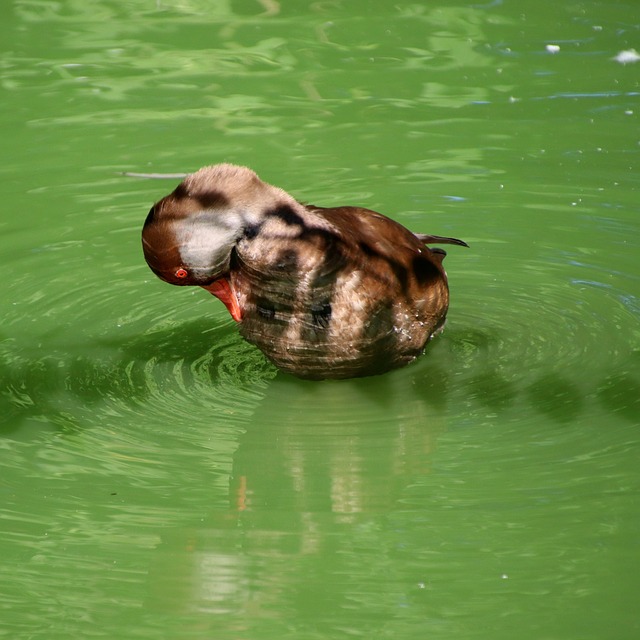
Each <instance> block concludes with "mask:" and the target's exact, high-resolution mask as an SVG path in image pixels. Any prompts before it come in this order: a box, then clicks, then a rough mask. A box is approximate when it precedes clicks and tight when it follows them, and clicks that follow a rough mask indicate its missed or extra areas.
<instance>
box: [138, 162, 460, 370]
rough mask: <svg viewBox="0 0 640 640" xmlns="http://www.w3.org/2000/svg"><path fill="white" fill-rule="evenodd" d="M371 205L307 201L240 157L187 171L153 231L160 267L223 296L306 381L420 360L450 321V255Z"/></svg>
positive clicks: (257, 341) (249, 332) (152, 220)
mask: <svg viewBox="0 0 640 640" xmlns="http://www.w3.org/2000/svg"><path fill="white" fill-rule="evenodd" d="M431 243H435V244H457V245H462V246H467V245H466V243H465V242H463V241H462V240H457V239H455V238H443V237H440V236H431V235H423V234H414V233H411V232H410V231H409V230H407V229H406V228H405V227H403V226H402V225H400V224H399V223H397V222H394V221H393V220H391V219H390V218H387V217H385V216H383V215H381V214H379V213H376V212H375V211H370V210H368V209H362V208H360V207H335V208H323V207H316V206H312V205H307V204H301V203H300V202H298V201H296V200H295V199H294V198H292V197H291V196H290V195H289V194H288V193H286V192H285V191H283V190H282V189H278V188H277V187H273V186H271V185H269V184H267V183H265V182H262V180H260V178H258V176H257V175H256V174H255V173H254V172H253V171H251V170H250V169H247V168H246V167H239V166H235V165H230V164H219V165H215V166H212V167H204V168H203V169H200V170H199V171H197V172H196V173H193V174H191V175H189V176H187V177H186V178H185V179H184V181H183V182H181V183H180V184H179V185H178V187H177V188H176V189H175V190H174V191H173V193H171V194H169V195H168V196H166V197H165V198H163V199H162V200H160V201H159V202H157V203H156V204H155V205H154V206H153V207H152V208H151V211H150V212H149V215H148V216H147V219H146V221H145V223H144V228H143V230H142V246H143V249H144V256H145V258H146V260H147V263H148V264H149V267H150V268H151V270H152V271H153V272H154V273H155V274H156V275H157V276H158V277H159V278H161V279H162V280H164V281H166V282H169V283H170V284H175V285H183V286H184V285H194V286H200V287H202V288H203V289H206V290H207V291H209V292H210V293H212V294H213V295H214V296H216V297H217V298H219V299H220V300H222V302H223V303H224V304H225V306H226V307H227V309H228V310H229V313H230V314H231V316H232V317H233V319H234V320H235V321H236V322H238V324H239V327H240V333H241V334H242V336H243V337H244V338H245V339H246V340H247V341H249V342H250V343H252V344H254V345H256V346H257V347H258V348H259V349H260V350H261V351H262V352H263V353H264V354H265V355H266V356H267V357H268V358H269V359H270V360H271V361H272V362H273V363H274V364H275V365H276V366H277V367H279V368H280V369H282V370H283V371H286V372H288V373H292V374H294V375H296V376H299V377H301V378H314V379H322V378H351V377H356V376H368V375H374V374H378V373H383V372H384V371H388V370H389V369H394V368H396V367H401V366H403V365H405V364H407V363H409V362H411V361H412V360H413V359H414V358H415V357H416V356H418V355H419V354H420V353H421V352H422V350H423V349H424V346H425V344H426V343H427V342H428V341H429V340H430V339H431V338H432V337H433V336H434V335H436V334H437V333H438V332H439V331H441V330H442V328H443V326H444V323H445V317H446V314H447V308H448V305H449V289H448V286H447V275H446V273H445V270H444V269H443V267H442V261H443V258H444V256H445V255H446V254H445V252H444V251H443V250H442V249H430V248H429V247H427V246H426V245H427V244H431Z"/></svg>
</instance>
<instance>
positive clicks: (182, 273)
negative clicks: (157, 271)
mask: <svg viewBox="0 0 640 640" xmlns="http://www.w3.org/2000/svg"><path fill="white" fill-rule="evenodd" d="M175 275H176V278H180V279H182V278H186V277H187V276H188V275H189V274H188V273H187V270H186V269H178V270H177V271H176V274H175Z"/></svg>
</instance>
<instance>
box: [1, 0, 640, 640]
mask: <svg viewBox="0 0 640 640" xmlns="http://www.w3.org/2000/svg"><path fill="white" fill-rule="evenodd" d="M637 23H638V21H637V8H636V7H635V5H634V4H633V3H631V2H627V3H625V2H619V3H614V4H612V3H607V2H575V3H571V4H569V5H558V4H557V3H550V2H535V3H534V2H530V1H527V2H524V3H523V2H518V3H514V2H507V1H505V2H493V3H485V4H482V3H480V4H478V3H470V2H458V3H455V4H454V5H452V4H450V3H439V4H438V3H435V4H434V3H431V4H430V5H429V6H427V5H425V4H423V3H422V4H421V3H415V4H410V3H405V4H402V3H401V4H399V5H398V4H395V5H390V4H388V3H382V2H377V3H373V4H372V3H371V2H363V1H360V0H359V1H356V2H350V3H340V2H326V3H325V2H318V3H312V4H311V5H308V6H307V5H300V6H298V5H297V4H296V5H292V6H287V5H285V4H283V5H280V4H279V3H277V2H267V1H264V2H261V3H258V2H248V1H246V0H243V1H241V2H217V3H215V8H212V7H211V3H209V2H204V1H199V0H182V1H180V2H162V1H158V2H155V1H152V0H136V1H129V2H126V3H125V2H115V1H114V2H93V3H88V4H87V3H84V2H79V1H74V0H66V1H65V2H62V3H44V2H24V1H19V0H16V1H15V2H13V3H11V4H8V5H7V6H5V7H4V8H3V9H2V20H0V25H1V26H0V29H1V34H2V42H3V43H4V46H3V47H2V52H1V56H0V64H1V69H2V72H1V74H0V75H1V78H2V85H1V86H2V88H1V92H2V104H3V105H4V109H3V111H2V114H1V115H0V130H1V132H2V139H3V148H4V162H3V163H2V166H1V167H0V170H1V171H2V175H3V185H4V190H5V195H4V206H3V213H2V214H1V215H0V228H1V229H2V240H1V241H0V264H1V265H2V269H3V278H2V283H1V284H0V288H1V298H0V299H1V300H2V302H3V305H4V320H3V325H2V328H1V329H0V339H1V340H0V377H1V380H2V394H1V395H0V447H1V448H2V450H3V451H2V460H3V473H2V480H0V495H1V496H2V501H1V502H0V532H1V533H2V535H1V536H0V539H1V542H0V556H1V557H2V558H3V561H2V563H0V595H1V598H0V633H1V634H2V635H5V636H6V637H9V638H48V639H49V638H68V637H82V638H85V637H86V638H91V637H104V638H114V637H122V638H194V639H195V638H198V639H199V638H211V637H215V638H221V639H224V638H230V639H231V638H233V639H236V638H251V639H254V640H261V639H263V638H292V639H293V638H295V639H296V640H298V639H301V638H304V639H306V638H309V639H312V638H345V637H367V638H407V639H409V638H416V639H418V638H425V637H437V638H456V640H459V639H460V638H487V637H492V638H513V637H515V636H517V637H520V638H525V639H527V638H531V639H534V638H535V639H540V638H548V639H552V638H558V639H560V638H561V639H562V640H569V639H572V638H575V639H580V640H584V639H587V640H588V639H591V638H593V639H594V640H595V639H596V638H597V639H600V638H603V637H612V636H615V637H616V638H620V639H623V638H636V637H637V636H638V633H639V631H640V623H639V622H638V617H637V615H636V611H635V609H636V605H635V598H636V594H637V592H638V588H639V587H640V581H639V578H638V576H639V575H640V571H639V569H640V567H639V566H638V564H639V563H638V558H639V552H640V549H639V548H638V535H637V534H638V527H639V525H640V518H639V515H638V514H639V511H638V495H639V489H640V486H639V485H640V482H639V479H638V471H637V467H638V464H637V460H638V451H639V440H640V434H639V432H638V429H639V424H640V404H639V403H640V324H639V319H640V301H639V296H640V283H639V273H638V249H639V241H638V238H639V237H640V222H639V218H638V214H639V209H638V187H639V183H640V180H639V178H638V176H639V175H640V173H639V167H638V160H639V154H640V136H639V135H638V132H639V131H640V129H639V128H638V113H639V109H640V107H639V102H638V100H639V96H640V83H639V79H640V75H639V74H640V64H638V63H633V62H629V63H626V64H622V63H621V62H619V61H618V60H616V56H618V54H619V53H620V52H621V51H630V50H632V49H633V48H634V47H635V48H636V49H640V47H639V46H638V28H637ZM631 57H633V56H632V54H631ZM221 161H229V162H236V163H240V164H247V165H250V166H251V167H252V168H254V169H255V170H256V171H258V173H259V174H260V175H261V176H262V177H263V178H264V179H265V180H267V181H269V182H272V183H274V184H277V185H278V186H281V187H283V188H285V189H287V190H288V191H289V192H290V193H292V194H293V195H294V196H296V197H297V198H299V199H301V200H303V201H311V202H314V203H317V204H319V205H325V206H331V205H339V204H358V205H362V206H367V207H370V208H374V209H377V210H380V211H382V212H384V213H386V214H388V215H390V216H392V217H394V218H395V219H397V220H399V221H400V222H402V223H403V224H405V225H407V226H408V227H410V228H411V229H413V230H415V231H421V232H428V233H437V234H441V235H452V236H456V237H461V238H464V239H465V240H466V241H468V242H469V244H470V245H471V248H470V249H469V250H464V249H459V248H457V247H451V248H450V249H449V252H448V253H449V255H448V257H447V259H446V265H447V270H448V272H449V278H450V285H451V291H452V304H451V308H450V312H449V321H448V325H447V329H446V331H445V333H444V334H443V335H442V336H441V337H439V338H438V339H437V340H436V341H434V342H433V343H432V344H431V345H430V346H429V348H428V350H427V353H426V354H425V356H424V357H422V358H420V359H419V360H418V361H417V362H415V363H414V364H413V365H411V366H409V367H407V368H405V369H402V370H399V371H395V372H392V373H390V374H387V375H385V376H380V377H375V378H369V379H362V380H352V381H342V382H322V383H317V382H302V381H297V380H295V379H294V378H291V377H289V376H286V375H283V374H279V373H278V372H277V371H276V370H275V369H274V368H273V367H272V366H271V365H270V364H268V363H267V362H266V361H265V360H264V358H263V357H262V356H261V354H260V353H259V352H257V351H256V350H255V349H254V348H253V347H251V346H250V345H248V344H246V343H244V342H243V341H242V340H241V339H240V337H239V336H238V334H237V330H236V328H235V326H234V323H233V322H232V321H231V319H230V318H229V317H228V314H227V313H226V311H225V309H224V308H223V306H222V305H221V304H220V303H218V302H217V301H215V300H214V299H213V298H212V297H211V296H209V295H208V294H206V293H205V292H202V291H200V292H198V291H190V290H187V289H177V288H173V287H169V286H167V285H166V284H164V283H162V282H160V281H159V280H157V279H156V278H155V277H154V276H153V274H151V272H150V271H149V270H148V269H147V267H146V265H145V264H144V261H143V259H142V255H141V250H140V239H139V232H140V227H141V224H142V221H143V220H144V217H145V215H146V213H147V211H148V209H149V207H150V206H151V204H152V203H153V202H154V201H156V200H157V199H159V198H160V197H161V196H163V195H164V194H165V193H167V192H168V191H170V190H171V189H173V187H174V186H175V184H176V182H177V181H176V180H165V181H158V180H144V179H134V178H127V177H124V176H122V175H121V172H123V171H152V172H171V173H175V172H184V171H192V170H195V169H197V168H198V167H200V166H201V165H204V164H211V163H216V162H221Z"/></svg>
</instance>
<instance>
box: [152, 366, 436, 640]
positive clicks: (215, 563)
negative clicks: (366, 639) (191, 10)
mask: <svg viewBox="0 0 640 640" xmlns="http://www.w3.org/2000/svg"><path fill="white" fill-rule="evenodd" d="M414 372H415V371H414ZM406 373H409V370H406V371H402V372H396V373H394V374H391V375H390V376H384V377H378V378H374V379H369V380H366V381H365V380H353V381H347V382H327V383H321V384H318V383H312V382H304V381H297V380H296V379H294V378H291V377H288V376H278V378H276V379H275V380H273V381H272V383H271V384H270V386H269V389H268V392H267V395H266V397H265V398H264V401H263V402H262V403H261V404H260V406H259V408H258V410H257V411H256V413H255V415H254V418H253V420H252V424H251V425H249V426H248V427H247V430H246V432H245V433H244V435H243V436H242V437H241V439H240V442H239V447H238V449H237V451H236V453H235V455H234V457H233V469H232V477H231V480H230V492H229V510H228V511H217V510H216V511H212V513H211V514H210V515H209V517H208V519H207V522H206V524H205V525H204V526H202V527H196V528H193V529H191V530H190V531H188V532H187V531H181V532H180V533H177V532H176V533H175V534H174V535H176V537H175V538H174V537H166V538H165V539H164V540H163V545H161V547H160V548H159V549H158V554H157V564H156V566H155V567H154V571H153V576H152V578H151V580H150V583H151V584H153V593H152V600H153V604H154V606H158V605H160V607H161V608H162V609H164V610H166V609H165V607H173V608H175V607H178V608H179V609H180V610H181V611H182V612H183V613H190V614H191V615H196V616H197V614H202V618H201V619H200V623H204V624H206V622H205V620H206V615H207V614H210V613H214V612H215V613H224V614H228V615H231V614H234V615H233V618H234V619H235V620H237V621H238V622H237V624H238V627H237V631H238V633H240V632H244V633H246V634H247V635H249V636H250V635H251V634H252V633H253V632H255V630H256V627H257V626H259V625H260V624H261V622H260V621H262V622H264V619H265V618H266V619H268V618H269V617H275V618H282V617H283V616H292V617H294V618H295V619H297V620H307V622H308V624H309V628H321V627H322V625H326V626H327V629H334V630H335V629H337V628H339V627H341V626H342V627H344V626H345V625H346V626H349V625H350V624H352V622H351V618H352V617H353V616H354V615H356V616H357V618H358V620H359V622H358V624H359V625H361V624H362V620H363V619H365V618H369V619H370V620H371V623H372V625H373V626H372V629H371V630H372V631H375V628H376V626H375V625H376V624H377V623H376V622H375V621H376V620H379V619H380V616H381V615H383V614H384V615H387V614H388V615H393V608H394V606H395V604H392V603H390V604H389V607H390V608H389V610H388V611H386V612H385V611H381V610H380V606H381V601H380V598H379V597H378V596H375V592H376V591H377V590H378V589H379V588H380V585H384V584H386V583H387V581H388V580H389V579H390V576H389V575H388V574H387V573H386V571H387V570H386V569H383V568H384V567H385V566H387V563H386V562H384V561H383V560H382V559H383V558H384V557H385V556H386V557H388V558H389V562H390V563H391V556H392V555H393V554H394V553H395V550H396V549H397V547H398V545H400V544H401V543H402V534H400V535H399V536H398V534H397V532H395V533H394V531H393V527H391V528H390V531H389V535H388V536H385V535H382V536H381V535H380V528H381V527H383V528H384V527H385V524H384V523H385V522H386V521H387V519H388V518H390V517H393V513H394V511H395V510H396V509H398V508H399V506H401V500H402V499H403V497H405V498H406V496H407V494H406V491H407V487H408V486H409V485H410V484H412V483H413V482H415V481H416V480H418V479H419V478H421V477H423V476H424V475H426V474H428V473H429V464H430V462H429V461H430V454H431V452H432V451H433V449H434V447H435V441H436V438H437V435H438V433H439V432H440V431H441V429H442V423H441V420H440V419H439V417H438V412H437V411H434V409H433V408H432V407H431V406H430V402H429V398H428V392H427V394H425V393H423V392H424V389H425V386H426V385H425V386H423V385H421V383H422V382H423V380H422V379H420V377H418V378H416V377H411V376H407V375H406ZM398 374H400V375H398ZM390 415H392V416H396V418H395V420H394V421H393V423H390V422H389V420H388V418H384V417H383V416H390ZM380 540H386V546H385V545H383V546H380ZM354 547H357V549H358V551H357V552H355V553H354ZM391 564H392V563H391ZM365 574H369V575H368V577H367V578H366V579H364V575H365ZM367 584H368V585H370V587H371V589H372V594H371V595H374V597H372V598H371V599H369V598H368V597H367V594H366V593H359V594H354V593H353V592H352V591H353V589H354V585H358V587H357V588H358V589H362V588H363V587H365V585H367ZM365 588H366V587H365ZM176 593H181V594H182V598H180V599H176V598H175V596H176ZM359 596H361V597H362V599H363V602H366V601H367V600H369V601H370V602H371V605H370V611H369V613H370V615H367V611H366V610H367V605H366V604H364V605H363V606H364V607H365V609H364V610H360V611H358V612H357V613H356V614H354V611H353V609H352V607H351V606H350V602H351V601H352V598H354V597H359ZM194 620H195V618H194ZM279 622H281V623H283V622H286V621H285V620H284V619H281V620H279Z"/></svg>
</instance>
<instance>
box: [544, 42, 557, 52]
mask: <svg viewBox="0 0 640 640" xmlns="http://www.w3.org/2000/svg"><path fill="white" fill-rule="evenodd" d="M545 49H546V50H547V51H548V52H549V53H558V51H560V45H559V44H548V45H547V46H546V47H545Z"/></svg>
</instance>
